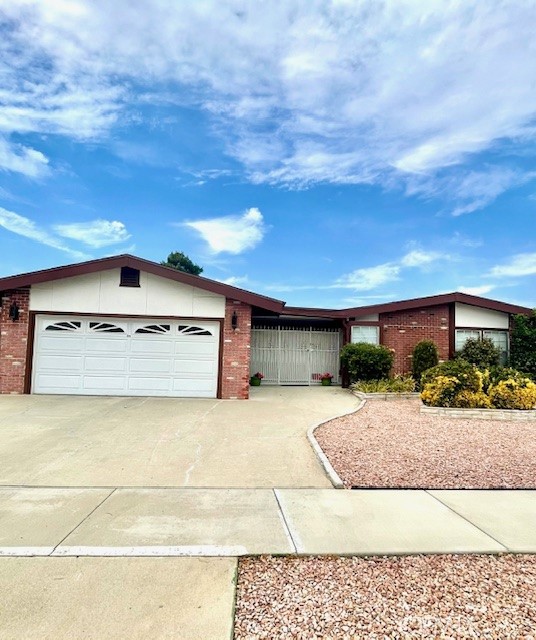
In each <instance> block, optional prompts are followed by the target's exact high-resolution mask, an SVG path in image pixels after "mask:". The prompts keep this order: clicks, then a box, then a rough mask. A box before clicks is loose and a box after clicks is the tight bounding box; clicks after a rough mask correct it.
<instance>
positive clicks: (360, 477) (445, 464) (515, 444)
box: [315, 400, 536, 489]
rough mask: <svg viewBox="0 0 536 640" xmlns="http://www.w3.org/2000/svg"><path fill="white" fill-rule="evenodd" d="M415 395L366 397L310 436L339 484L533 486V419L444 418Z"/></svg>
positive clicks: (535, 460)
mask: <svg viewBox="0 0 536 640" xmlns="http://www.w3.org/2000/svg"><path fill="white" fill-rule="evenodd" d="M419 408H420V402H419V400H396V401H391V402H382V401H380V400H376V401H375V400H368V401H367V403H366V404H365V406H364V407H363V408H362V409H360V410H359V411H357V412H356V413H353V414H351V415H349V416H344V417H342V418H336V419H335V420H332V421H330V422H328V423H326V424H325V425H322V426H321V427H319V428H318V429H317V430H316V431H315V437H316V439H317V441H318V443H319V445H320V446H321V447H322V449H323V451H324V453H325V454H326V456H327V457H328V459H329V461H330V463H331V464H332V466H333V468H334V469H335V471H336V472H337V473H338V474H339V476H340V477H341V479H342V481H343V482H344V486H345V487H347V488H351V487H352V486H357V487H382V488H423V489H499V488H501V489H521V488H526V489H528V488H530V489H534V488H536V425H535V423H534V422H505V421H500V420H475V419H472V420H463V419H460V418H452V419H449V418H447V417H444V416H435V415H426V414H421V413H420V412H419Z"/></svg>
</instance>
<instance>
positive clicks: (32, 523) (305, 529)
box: [0, 487, 536, 557]
mask: <svg viewBox="0 0 536 640" xmlns="http://www.w3.org/2000/svg"><path fill="white" fill-rule="evenodd" d="M501 552H516V553H536V491H468V490H466V491H421V490H415V491H412V490H406V491H400V490H363V491H334V490H333V489H201V488H198V489H194V488H192V489H122V488H118V489H100V488H98V489H70V488H54V489H50V488H17V487H12V488H9V487H4V488H2V489H0V555H3V556H52V557H57V556H63V557H65V556H117V557H121V556H209V557H210V556H212V557H216V556H228V557H236V556H242V555H260V554H298V555H309V554H338V555H375V554H380V555H384V554H413V553H501Z"/></svg>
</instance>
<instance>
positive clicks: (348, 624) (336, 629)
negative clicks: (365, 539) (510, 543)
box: [234, 555, 536, 640]
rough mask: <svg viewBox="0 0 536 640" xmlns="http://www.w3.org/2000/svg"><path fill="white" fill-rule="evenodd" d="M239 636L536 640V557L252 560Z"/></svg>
mask: <svg viewBox="0 0 536 640" xmlns="http://www.w3.org/2000/svg"><path fill="white" fill-rule="evenodd" d="M234 638H235V640H242V639H243V640H245V639H248V640H254V639H256V638H258V639H260V638H270V639H276V638H298V639H300V638H303V639H305V638H306V639H307V640H313V639H315V638H316V639H319V638H322V639H323V640H329V639H333V640H335V639H336V640H350V639H356V638H357V639H360V638H369V639H378V640H384V639H386V638H393V639H394V638H404V639H406V638H409V639H410V638H449V639H458V638H490V639H497V640H499V639H507V638H512V639H513V638H516V639H517V638H519V639H521V638H523V639H525V640H529V639H531V640H534V638H536V556H513V555H504V556H468V555H442V556H408V557H392V558H385V557H384V558H331V557H330V558H326V557H322V558H319V557H310V558H273V557H266V556H265V557H260V558H245V559H242V560H240V563H239V572H238V586H237V603H236V611H235V633H234Z"/></svg>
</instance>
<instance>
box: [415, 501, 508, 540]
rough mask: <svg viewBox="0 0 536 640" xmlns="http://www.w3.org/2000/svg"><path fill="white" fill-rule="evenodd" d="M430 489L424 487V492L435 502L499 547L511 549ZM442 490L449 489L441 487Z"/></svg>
mask: <svg viewBox="0 0 536 640" xmlns="http://www.w3.org/2000/svg"><path fill="white" fill-rule="evenodd" d="M431 491H435V489H430V490H428V489H424V492H425V493H426V494H428V495H429V496H430V497H431V498H434V500H437V502H439V504H442V505H443V506H444V507H446V508H447V509H448V510H449V511H452V513H455V514H456V515H457V516H458V517H459V518H461V519H462V520H465V522H467V523H468V524H470V525H471V526H472V527H474V528H475V529H478V530H479V531H480V532H481V533H483V534H484V535H485V536H487V537H488V538H490V539H491V540H493V541H494V542H496V543H497V544H499V545H501V547H503V548H504V551H505V552H508V551H511V549H509V548H508V547H507V546H506V545H505V544H504V543H503V542H501V541H500V540H497V538H494V537H493V536H492V535H491V534H490V533H489V532H488V531H486V530H485V529H482V527H479V526H478V525H477V524H475V523H474V522H472V521H471V520H469V518H467V517H466V516H464V515H462V514H461V513H459V512H458V511H456V509H454V508H452V507H451V506H450V505H448V504H446V503H445V502H443V501H442V500H440V499H439V498H438V497H437V496H436V495H434V494H433V493H431ZM442 491H449V489H442Z"/></svg>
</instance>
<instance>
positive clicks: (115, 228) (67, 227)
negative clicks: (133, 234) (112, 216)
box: [53, 220, 130, 249]
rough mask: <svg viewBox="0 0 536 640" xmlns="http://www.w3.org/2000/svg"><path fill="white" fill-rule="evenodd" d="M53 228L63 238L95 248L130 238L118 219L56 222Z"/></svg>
mask: <svg viewBox="0 0 536 640" xmlns="http://www.w3.org/2000/svg"><path fill="white" fill-rule="evenodd" d="M53 229H54V231H55V232H56V233H57V234H58V235H60V236H62V237H64V238H69V239H70V240H77V241H79V242H83V243H84V244H86V245H88V246H90V247H94V248H96V249H100V248H101V247H107V246H109V245H112V244H119V243H120V242H125V241H126V240H128V239H129V238H130V234H129V232H128V231H127V229H126V227H125V225H124V224H123V223H122V222H119V221H118V220H92V221H91V222H75V223H71V224H58V225H55V226H54V227H53Z"/></svg>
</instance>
